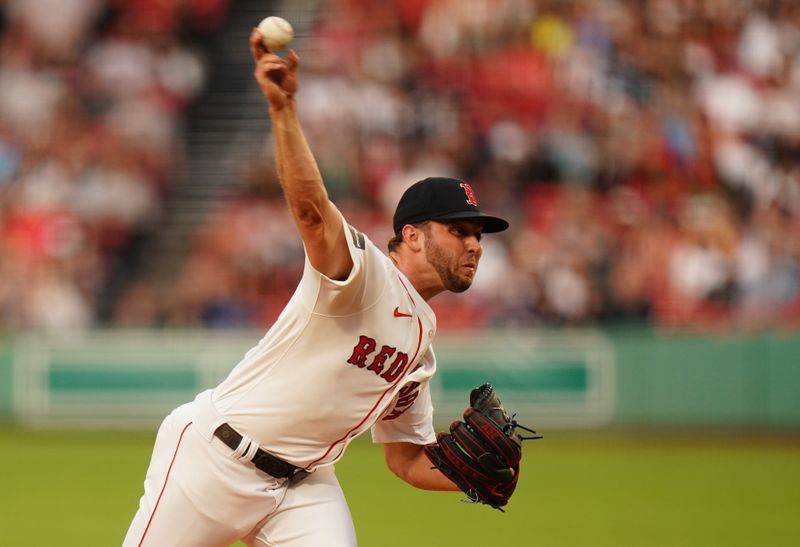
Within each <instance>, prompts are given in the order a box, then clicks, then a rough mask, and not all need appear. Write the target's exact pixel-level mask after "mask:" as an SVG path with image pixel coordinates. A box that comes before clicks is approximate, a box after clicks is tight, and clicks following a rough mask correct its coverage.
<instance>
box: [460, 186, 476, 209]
mask: <svg viewBox="0 0 800 547" xmlns="http://www.w3.org/2000/svg"><path fill="white" fill-rule="evenodd" d="M459 186H461V188H462V189H463V190H464V193H465V194H467V203H469V204H470V205H472V206H473V207H477V206H478V198H477V197H475V190H473V189H472V186H470V185H469V184H467V183H466V182H462V183H461V184H459Z"/></svg>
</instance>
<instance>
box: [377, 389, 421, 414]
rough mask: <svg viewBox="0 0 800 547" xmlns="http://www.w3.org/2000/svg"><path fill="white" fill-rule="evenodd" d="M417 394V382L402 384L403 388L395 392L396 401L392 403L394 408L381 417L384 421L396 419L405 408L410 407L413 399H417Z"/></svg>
mask: <svg viewBox="0 0 800 547" xmlns="http://www.w3.org/2000/svg"><path fill="white" fill-rule="evenodd" d="M418 396H419V382H410V383H409V384H408V385H406V386H403V388H402V389H401V390H400V391H399V392H398V393H397V402H396V403H395V404H394V408H393V409H392V410H391V412H389V413H388V414H387V415H386V416H384V417H383V419H384V420H386V421H388V420H394V419H396V418H397V417H398V416H400V415H401V414H403V413H404V412H405V411H406V410H408V409H409V408H411V405H413V404H414V401H416V400H417V397H418Z"/></svg>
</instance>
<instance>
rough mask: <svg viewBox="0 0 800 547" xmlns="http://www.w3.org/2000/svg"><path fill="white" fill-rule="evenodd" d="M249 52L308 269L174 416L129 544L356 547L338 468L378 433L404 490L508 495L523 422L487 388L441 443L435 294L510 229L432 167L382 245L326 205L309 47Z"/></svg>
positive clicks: (457, 280) (501, 498)
mask: <svg viewBox="0 0 800 547" xmlns="http://www.w3.org/2000/svg"><path fill="white" fill-rule="evenodd" d="M250 49H251V52H252V55H253V58H254V61H255V78H256V80H257V81H258V84H259V85H260V87H261V90H262V92H263V94H264V97H265V99H266V102H267V104H268V106H269V115H270V118H271V122H272V130H273V132H274V136H275V146H276V158H277V166H278V174H279V176H280V181H281V185H282V188H283V192H284V195H285V198H286V202H287V204H288V207H289V210H290V211H291V214H292V216H293V218H294V221H295V224H296V226H297V231H298V233H299V235H300V237H301V238H302V241H303V244H304V247H305V268H304V272H303V275H302V279H301V280H300V283H299V286H298V287H297V290H296V292H295V293H294V295H293V296H292V297H291V299H290V300H289V302H288V304H287V305H286V307H285V309H284V310H283V311H282V313H281V314H280V317H279V318H278V320H277V321H276V322H275V324H274V325H273V326H272V328H270V329H269V331H268V332H267V333H266V335H265V336H264V338H263V339H261V340H260V341H259V342H258V343H257V344H256V345H255V346H254V347H253V348H252V349H250V350H249V351H248V352H247V353H246V354H245V356H244V357H243V359H242V360H241V361H240V362H239V363H238V364H237V365H236V366H235V367H234V368H233V369H232V370H231V372H230V374H229V375H228V377H227V378H226V379H225V380H223V381H222V383H220V384H219V385H218V386H216V387H215V388H214V389H211V390H208V391H205V392H203V393H200V394H199V395H198V396H197V397H196V398H195V400H194V401H192V402H189V403H187V404H184V405H182V406H180V407H178V408H176V409H175V410H174V411H173V412H172V413H171V414H170V415H169V416H167V417H166V418H165V419H164V421H163V423H162V424H161V427H160V428H159V431H158V435H157V438H156V441H155V445H154V448H153V454H152V459H151V462H150V466H149V468H148V470H147V475H146V477H145V487H144V495H143V496H142V498H141V501H140V504H139V509H138V511H137V512H136V515H135V517H134V519H133V522H132V523H131V525H130V528H129V530H128V533H127V537H126V538H125V542H124V545H125V546H126V547H127V546H131V547H133V546H153V547H164V546H170V547H175V546H184V545H185V546H224V545H230V544H231V543H234V542H235V541H237V540H242V541H243V542H245V543H246V544H247V545H256V546H262V547H263V546H270V547H345V546H347V547H350V546H354V545H356V537H355V532H354V528H353V524H352V519H351V517H350V511H349V509H348V507H347V504H346V502H345V498H344V496H343V494H342V490H341V488H340V487H339V484H338V482H337V479H336V476H335V475H334V472H333V464H334V463H335V462H336V461H337V460H338V459H339V458H341V457H342V455H343V454H344V452H345V449H346V448H347V445H348V443H350V441H351V440H352V439H354V438H355V437H357V436H358V435H361V434H362V433H365V432H366V431H368V430H369V431H370V432H371V435H372V438H373V440H374V441H375V442H378V443H382V445H383V447H384V451H385V459H386V464H387V465H388V467H389V469H391V471H392V472H394V473H395V474H396V475H397V476H398V477H400V478H401V479H402V480H404V481H406V482H408V483H409V484H411V485H413V486H415V487H417V488H422V489H426V490H452V491H458V490H461V491H463V492H465V493H466V494H467V496H468V497H470V498H471V499H472V500H473V501H477V502H483V503H487V504H489V505H491V506H493V507H496V508H500V507H502V506H504V505H505V504H506V503H507V501H508V499H509V497H510V496H511V494H512V493H513V491H514V488H515V486H516V483H517V477H518V475H519V460H520V457H521V452H520V446H521V441H522V439H524V437H522V436H521V435H520V434H519V430H521V429H524V428H521V426H519V425H518V424H517V423H516V422H515V421H514V419H513V416H511V417H510V416H508V414H507V413H506V412H505V410H504V409H503V408H502V405H501V404H500V402H499V401H498V399H497V396H496V394H495V393H494V391H493V389H492V388H491V386H488V385H485V386H481V387H480V388H476V390H474V392H473V393H472V394H471V400H470V404H469V408H468V409H467V410H466V411H465V413H464V416H463V420H458V421H456V422H454V423H453V425H452V426H451V428H450V432H447V433H440V434H439V435H438V437H437V435H436V432H435V431H434V429H433V426H432V414H433V407H432V405H431V396H430V389H429V380H430V379H431V376H432V375H433V374H434V372H435V371H436V359H435V356H434V352H433V349H432V347H431V342H432V340H433V337H434V335H435V333H436V317H435V316H434V313H433V311H432V309H431V308H430V306H429V305H428V301H429V300H430V299H431V298H433V297H434V296H436V295H437V294H439V293H441V292H443V291H452V292H462V291H465V290H466V289H467V288H469V286H470V284H471V283H472V280H473V278H474V277H475V273H476V271H477V269H478V263H479V261H480V258H481V236H482V234H484V233H491V232H499V231H502V230H505V229H506V228H507V227H508V223H507V222H506V221H505V220H503V219H500V218H497V217H494V216H489V215H486V214H484V213H482V212H481V211H480V209H479V208H478V198H477V196H476V193H475V191H474V189H473V188H472V187H471V186H470V185H469V184H467V183H465V182H463V181H460V180H455V179H449V178H428V179H425V180H422V181H420V182H418V183H416V184H414V185H413V186H411V187H410V188H409V189H408V190H407V191H406V192H405V194H404V195H403V196H402V198H401V200H400V202H399V204H398V206H397V210H396V212H395V215H394V222H393V225H394V233H395V236H394V238H393V239H392V240H391V241H390V242H389V250H388V256H387V255H386V254H384V253H383V252H381V251H380V250H379V249H378V248H377V247H376V246H375V245H374V244H373V243H372V242H371V241H370V240H369V239H368V238H367V237H366V236H365V235H364V234H363V233H361V232H359V231H358V229H357V228H355V227H352V226H350V225H349V224H348V223H347V220H346V219H345V218H343V216H342V214H341V213H340V212H339V210H338V209H337V208H336V206H335V205H334V204H333V203H332V202H331V201H330V200H329V199H328V194H327V192H326V190H325V186H324V185H323V182H322V178H321V176H320V172H319V170H318V168H317V165H316V162H315V160H314V157H313V156H312V153H311V151H310V150H309V147H308V144H307V142H306V139H305V137H304V135H303V131H302V129H301V125H300V122H299V120H298V115H297V108H296V104H295V94H296V92H297V91H298V75H297V67H298V63H299V59H298V56H297V55H296V54H295V53H294V51H290V52H289V53H288V58H287V59H286V60H284V59H282V58H280V57H278V56H276V55H274V54H273V53H271V52H270V51H268V50H267V49H266V48H265V46H264V45H263V43H262V40H261V35H260V33H259V32H258V31H257V30H255V29H254V30H253V32H252V34H251V36H250ZM465 397H466V396H465Z"/></svg>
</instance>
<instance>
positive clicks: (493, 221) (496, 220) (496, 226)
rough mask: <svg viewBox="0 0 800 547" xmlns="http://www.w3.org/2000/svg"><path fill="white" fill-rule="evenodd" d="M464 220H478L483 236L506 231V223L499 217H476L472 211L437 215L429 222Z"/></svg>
mask: <svg viewBox="0 0 800 547" xmlns="http://www.w3.org/2000/svg"><path fill="white" fill-rule="evenodd" d="M464 218H469V219H475V220H479V221H480V222H481V224H483V233H484V234H494V233H497V232H502V231H503V230H506V229H508V221H505V220H503V219H502V218H500V217H493V216H491V215H484V214H483V213H478V214H477V215H476V214H475V213H474V212H472V211H461V212H458V213H448V214H445V215H438V216H435V217H431V218H430V220H453V219H464Z"/></svg>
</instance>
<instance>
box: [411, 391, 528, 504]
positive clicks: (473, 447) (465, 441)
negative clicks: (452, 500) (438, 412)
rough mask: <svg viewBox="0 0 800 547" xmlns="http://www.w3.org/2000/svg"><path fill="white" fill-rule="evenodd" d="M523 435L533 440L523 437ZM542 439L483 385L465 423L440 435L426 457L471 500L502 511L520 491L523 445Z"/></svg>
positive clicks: (472, 400)
mask: <svg viewBox="0 0 800 547" xmlns="http://www.w3.org/2000/svg"><path fill="white" fill-rule="evenodd" d="M520 429H522V430H525V431H529V432H531V433H533V436H528V437H523V436H522V435H520V433H519V431H518V430H520ZM541 438H542V437H541V435H537V434H536V432H535V431H533V430H532V429H528V428H527V427H524V426H521V425H519V424H518V423H517V421H516V420H515V419H514V416H509V415H508V413H507V412H506V410H505V409H504V408H503V405H502V404H501V403H500V400H499V399H498V398H497V394H496V393H495V391H494V388H493V387H492V386H491V384H483V385H482V386H480V387H477V388H475V389H473V390H472V393H471V394H470V406H469V408H467V409H466V410H465V411H464V417H463V420H456V421H455V422H453V423H452V424H451V425H450V432H449V433H439V435H438V436H437V438H436V442H435V443H433V444H429V445H426V446H425V454H426V455H427V456H428V458H429V459H430V460H431V462H432V463H433V465H434V466H435V467H436V468H437V469H438V470H439V471H441V472H442V474H444V475H445V476H446V477H447V478H448V479H450V480H451V481H453V482H454V483H455V484H456V485H457V486H458V487H459V488H460V489H461V490H462V491H463V492H464V493H465V494H467V497H468V498H469V499H470V500H472V501H473V502H476V503H485V504H487V505H491V506H492V507H494V508H495V509H500V510H501V511H502V509H501V507H503V506H504V505H506V504H507V503H508V500H509V498H511V495H512V494H513V493H514V489H515V488H516V487H517V480H518V478H519V462H520V460H521V459H522V441H524V440H528V439H541Z"/></svg>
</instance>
